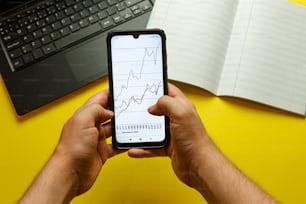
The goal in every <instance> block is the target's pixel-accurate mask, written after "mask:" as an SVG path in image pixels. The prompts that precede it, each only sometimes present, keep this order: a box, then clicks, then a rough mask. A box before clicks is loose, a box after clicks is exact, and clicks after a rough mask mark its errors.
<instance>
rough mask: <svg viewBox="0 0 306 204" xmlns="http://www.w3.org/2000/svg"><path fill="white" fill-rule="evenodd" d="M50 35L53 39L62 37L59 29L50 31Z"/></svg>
mask: <svg viewBox="0 0 306 204" xmlns="http://www.w3.org/2000/svg"><path fill="white" fill-rule="evenodd" d="M50 36H51V38H52V40H57V39H60V38H61V37H62V36H61V34H60V32H59V31H55V32H53V33H50Z"/></svg>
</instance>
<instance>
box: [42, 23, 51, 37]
mask: <svg viewBox="0 0 306 204" xmlns="http://www.w3.org/2000/svg"><path fill="white" fill-rule="evenodd" d="M41 32H42V33H43V35H48V34H49V33H51V32H52V28H51V27H50V26H49V25H48V26H46V27H44V28H42V29H41Z"/></svg>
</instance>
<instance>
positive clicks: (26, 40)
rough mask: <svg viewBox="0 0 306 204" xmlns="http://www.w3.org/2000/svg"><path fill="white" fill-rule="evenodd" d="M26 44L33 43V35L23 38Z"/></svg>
mask: <svg viewBox="0 0 306 204" xmlns="http://www.w3.org/2000/svg"><path fill="white" fill-rule="evenodd" d="M22 39H23V42H24V43H30V42H32V41H33V35H32V34H27V35H25V36H23V37H22Z"/></svg>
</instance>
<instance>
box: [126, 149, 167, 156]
mask: <svg viewBox="0 0 306 204" xmlns="http://www.w3.org/2000/svg"><path fill="white" fill-rule="evenodd" d="M128 155H129V156H130V157H133V158H147V157H161V156H168V154H167V150H166V149H154V150H153V149H148V150H147V149H129V150H128Z"/></svg>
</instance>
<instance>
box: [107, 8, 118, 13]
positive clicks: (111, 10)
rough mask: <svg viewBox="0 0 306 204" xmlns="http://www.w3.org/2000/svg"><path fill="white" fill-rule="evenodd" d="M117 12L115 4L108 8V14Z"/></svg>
mask: <svg viewBox="0 0 306 204" xmlns="http://www.w3.org/2000/svg"><path fill="white" fill-rule="evenodd" d="M116 12H117V7H116V6H113V7H110V8H108V9H107V13H108V15H113V14H115V13H116Z"/></svg>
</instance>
